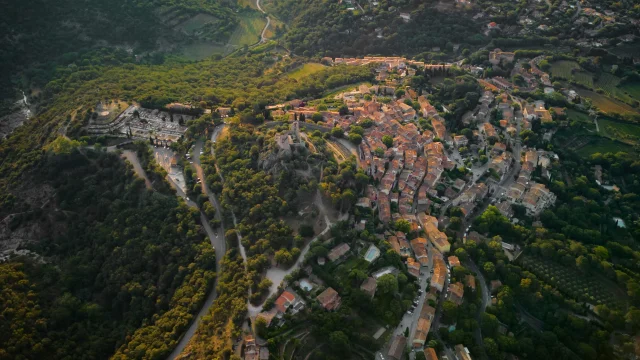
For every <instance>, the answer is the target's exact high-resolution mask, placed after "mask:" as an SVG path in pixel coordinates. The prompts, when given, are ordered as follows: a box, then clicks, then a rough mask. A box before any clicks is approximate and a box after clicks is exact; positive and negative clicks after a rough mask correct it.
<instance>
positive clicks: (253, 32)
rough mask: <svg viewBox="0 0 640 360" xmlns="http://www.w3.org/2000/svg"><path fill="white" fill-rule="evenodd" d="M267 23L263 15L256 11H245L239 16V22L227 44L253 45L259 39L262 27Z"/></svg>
mask: <svg viewBox="0 0 640 360" xmlns="http://www.w3.org/2000/svg"><path fill="white" fill-rule="evenodd" d="M266 24H267V20H266V19H265V17H264V15H262V14H261V13H258V12H251V13H245V14H243V15H242V16H241V17H240V24H238V27H237V28H236V30H235V31H234V32H233V34H232V35H231V38H230V39H229V45H233V46H238V47H241V46H244V45H253V44H255V43H257V42H258V41H260V34H262V29H264V26H265V25H266Z"/></svg>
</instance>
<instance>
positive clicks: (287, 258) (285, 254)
mask: <svg viewBox="0 0 640 360" xmlns="http://www.w3.org/2000/svg"><path fill="white" fill-rule="evenodd" d="M274 260H275V261H276V263H278V264H283V265H288V264H290V263H291V261H293V257H292V256H291V253H289V251H288V250H287V249H280V250H278V251H276V253H275V255H274Z"/></svg>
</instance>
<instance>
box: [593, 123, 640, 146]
mask: <svg viewBox="0 0 640 360" xmlns="http://www.w3.org/2000/svg"><path fill="white" fill-rule="evenodd" d="M598 124H599V125H600V131H601V132H602V134H603V135H604V136H606V137H609V138H612V139H616V140H620V141H622V142H624V143H627V144H630V145H634V144H637V143H638V142H639V141H640V126H639V125H636V124H631V123H623V122H619V121H615V120H609V119H600V120H598Z"/></svg>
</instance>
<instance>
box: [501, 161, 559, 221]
mask: <svg viewBox="0 0 640 360" xmlns="http://www.w3.org/2000/svg"><path fill="white" fill-rule="evenodd" d="M553 159H557V155H555V154H554V153H552V152H548V151H543V150H535V149H530V150H528V151H526V152H525V153H524V156H523V158H522V166H521V168H520V173H519V174H518V179H517V180H516V182H514V183H513V184H512V185H511V186H510V187H509V188H508V189H507V190H506V192H505V193H504V196H503V198H504V199H505V200H504V201H502V202H500V203H499V204H498V205H497V207H498V209H499V210H500V212H501V213H502V214H503V215H505V216H507V217H512V216H513V210H512V208H511V205H512V204H519V205H522V206H524V208H525V209H526V212H527V215H529V216H537V215H539V214H540V213H541V212H542V210H544V209H545V208H547V207H550V206H553V205H554V204H555V202H556V195H555V194H554V193H553V192H551V191H550V190H549V189H548V188H547V187H546V186H545V185H544V184H540V183H536V182H534V181H531V175H532V174H533V172H534V170H536V168H537V167H540V171H542V176H544V177H546V178H549V177H550V173H549V170H548V168H549V166H550V164H551V162H552V161H553Z"/></svg>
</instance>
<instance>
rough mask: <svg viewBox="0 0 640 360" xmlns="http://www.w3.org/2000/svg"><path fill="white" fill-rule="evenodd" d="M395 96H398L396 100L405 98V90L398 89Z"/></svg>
mask: <svg viewBox="0 0 640 360" xmlns="http://www.w3.org/2000/svg"><path fill="white" fill-rule="evenodd" d="M395 95H396V98H401V97H403V96H404V90H403V89H397V90H396V93H395Z"/></svg>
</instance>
